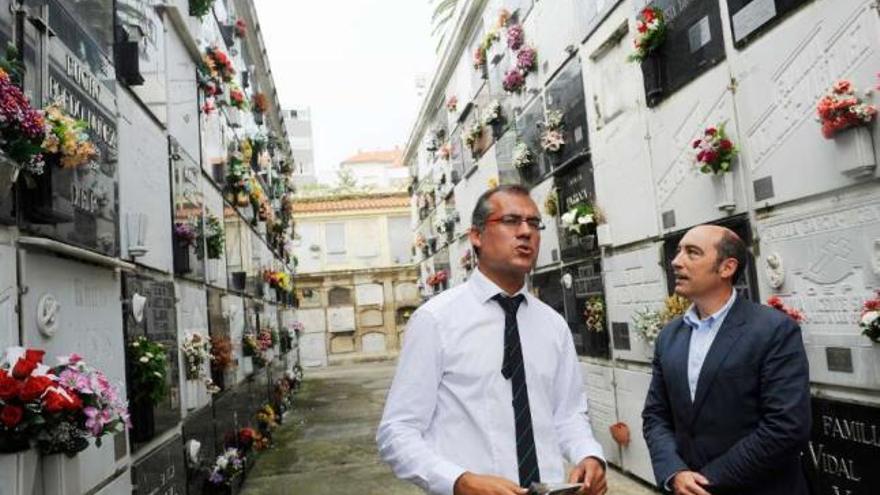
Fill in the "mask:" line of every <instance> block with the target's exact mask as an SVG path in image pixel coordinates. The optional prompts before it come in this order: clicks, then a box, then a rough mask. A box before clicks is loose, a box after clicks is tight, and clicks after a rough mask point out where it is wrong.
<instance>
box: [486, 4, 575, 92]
mask: <svg viewBox="0 0 880 495" xmlns="http://www.w3.org/2000/svg"><path fill="white" fill-rule="evenodd" d="M579 3H584V2H581V1H576V0H554V1H552V2H538V3H537V4H535V10H534V11H533V12H532V13H531V14H530V22H529V24H530V26H529V27H530V28H531V29H530V30H529V31H526V42H527V43H528V42H531V43H532V45H533V46H535V47H538V54H539V59H538V64H539V65H540V74H541V78H542V80H543V81H546V80H547V79H548V78H549V77H550V76H552V75H553V74H555V73H556V71H557V70H558V69H559V67H560V66H561V65H562V64H563V63H564V62H565V61H566V60H568V59H569V58H570V57H571V53H570V52H569V50H571V49H572V48H576V47H577V46H578V45H580V41H581V39H579V38H578V31H579V27H580V26H579V24H578V22H574V21H573V19H575V18H576V17H575V13H576V10H575V5H576V4H579ZM532 16H533V17H534V21H533V22H531V17H532ZM501 41H502V42H504V37H503V36H502V40H501Z"/></svg>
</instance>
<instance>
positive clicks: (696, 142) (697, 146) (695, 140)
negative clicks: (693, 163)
mask: <svg viewBox="0 0 880 495" xmlns="http://www.w3.org/2000/svg"><path fill="white" fill-rule="evenodd" d="M702 142H703V141H702V140H701V139H694V144H692V145H691V147H692V148H693V149H697V148H699V147H700V143H702Z"/></svg>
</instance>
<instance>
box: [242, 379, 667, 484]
mask: <svg viewBox="0 0 880 495" xmlns="http://www.w3.org/2000/svg"><path fill="white" fill-rule="evenodd" d="M393 373H394V363H391V362H383V363H368V364H357V365H347V366H337V367H331V368H326V369H321V370H309V369H307V370H305V383H304V384H303V386H302V388H301V389H300V391H299V392H298V394H297V395H296V397H295V399H294V403H295V405H294V410H293V411H292V412H290V413H288V415H287V416H286V417H285V420H284V424H283V425H282V426H281V427H280V428H279V429H278V430H277V431H276V432H275V447H274V448H272V449H271V450H269V451H267V452H264V453H263V454H262V455H261V456H260V458H259V459H258V460H257V465H256V467H254V469H253V471H251V473H250V475H249V476H248V479H247V480H246V482H245V485H244V490H243V492H242V493H243V494H244V495H276V494H278V495H281V494H284V495H291V494H292V495H331V494H332V495H338V494H358V495H379V494H381V495H419V494H421V493H422V492H421V491H420V490H418V489H417V488H416V487H414V486H412V485H410V484H408V483H404V482H401V481H399V480H397V479H396V478H394V475H393V474H392V473H391V470H390V469H389V468H388V466H386V465H385V464H383V463H382V462H381V460H380V459H379V455H378V453H377V452H376V443H375V440H374V439H375V434H376V426H377V425H378V423H379V418H380V417H381V415H382V407H383V405H384V403H385V394H386V393H387V391H388V387H389V386H390V383H391V377H392V375H393ZM608 478H609V486H610V487H611V488H610V489H609V491H608V493H609V494H611V495H646V494H651V493H655V492H653V491H652V490H650V489H649V488H647V487H646V486H645V485H643V484H642V483H639V482H637V481H634V480H633V479H631V478H629V477H627V476H626V475H623V474H621V473H619V472H618V471H616V470H614V469H612V470H609V473H608Z"/></svg>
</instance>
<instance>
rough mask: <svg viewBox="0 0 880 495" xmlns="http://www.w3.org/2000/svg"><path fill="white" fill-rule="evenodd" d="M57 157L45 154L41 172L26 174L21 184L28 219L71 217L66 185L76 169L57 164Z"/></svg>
mask: <svg viewBox="0 0 880 495" xmlns="http://www.w3.org/2000/svg"><path fill="white" fill-rule="evenodd" d="M59 160H60V159H59V158H58V157H57V156H55V155H48V156H47V157H46V163H45V165H44V166H43V173H42V174H40V175H33V176H30V179H31V180H29V181H28V187H25V188H22V211H23V212H24V214H25V217H26V218H27V220H28V221H29V222H31V223H35V224H49V225H51V224H58V223H67V222H72V221H73V217H74V209H73V201H71V199H72V198H71V197H70V192H71V187H70V186H71V183H72V182H74V174H75V173H76V172H75V171H74V170H71V169H63V168H61V166H60V164H59Z"/></svg>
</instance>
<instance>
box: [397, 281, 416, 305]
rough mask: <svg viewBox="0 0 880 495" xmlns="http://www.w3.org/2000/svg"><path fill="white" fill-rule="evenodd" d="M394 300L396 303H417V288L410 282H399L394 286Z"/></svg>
mask: <svg viewBox="0 0 880 495" xmlns="http://www.w3.org/2000/svg"><path fill="white" fill-rule="evenodd" d="M394 299H395V300H396V301H397V302H398V303H401V302H410V301H417V300H418V299H419V288H418V286H417V285H416V284H414V283H411V282H401V283H397V284H395V285H394Z"/></svg>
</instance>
